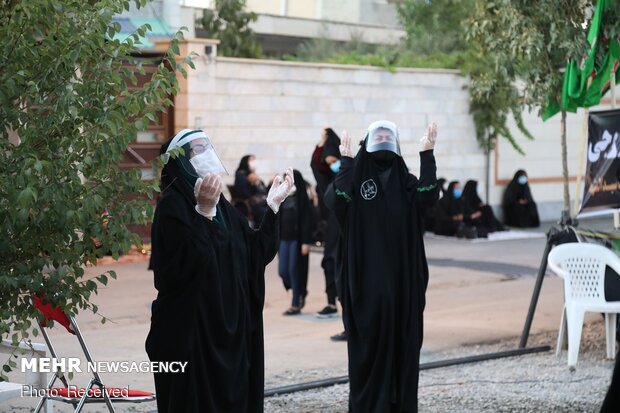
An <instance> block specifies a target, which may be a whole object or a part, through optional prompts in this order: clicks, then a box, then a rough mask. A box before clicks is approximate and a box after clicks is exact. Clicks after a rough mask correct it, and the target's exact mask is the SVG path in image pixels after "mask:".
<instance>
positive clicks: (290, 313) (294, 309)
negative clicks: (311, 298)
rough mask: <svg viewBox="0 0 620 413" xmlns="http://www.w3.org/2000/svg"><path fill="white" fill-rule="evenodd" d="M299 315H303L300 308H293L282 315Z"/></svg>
mask: <svg viewBox="0 0 620 413" xmlns="http://www.w3.org/2000/svg"><path fill="white" fill-rule="evenodd" d="M297 314H301V308H299V307H291V308H289V309H288V310H286V311H285V312H283V313H282V315H297Z"/></svg>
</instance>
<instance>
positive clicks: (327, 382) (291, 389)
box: [265, 346, 551, 397]
mask: <svg viewBox="0 0 620 413" xmlns="http://www.w3.org/2000/svg"><path fill="white" fill-rule="evenodd" d="M550 349H551V347H549V346H541V347H532V348H524V349H514V350H507V351H499V352H497V353H487V354H479V355H476V356H468V357H460V358H456V359H448V360H439V361H433V362H431V363H422V364H420V370H430V369H437V368H441V367H449V366H456V365H459V364H467V363H477V362H479V361H486V360H494V359H499V358H505V357H514V356H522V355H525V354H532V353H541V352H544V351H549V350H550ZM348 382H349V376H340V377H333V378H329V379H324V380H317V381H310V382H307V383H299V384H292V385H290V386H282V387H275V388H273V389H267V390H265V397H272V396H276V395H281V394H289V393H296V392H299V391H305V390H312V389H318V388H322V387H329V386H334V385H336V384H346V383H348Z"/></svg>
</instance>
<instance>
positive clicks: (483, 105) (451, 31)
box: [398, 0, 531, 152]
mask: <svg viewBox="0 0 620 413" xmlns="http://www.w3.org/2000/svg"><path fill="white" fill-rule="evenodd" d="M475 4H476V0H405V1H404V2H403V3H402V4H401V5H400V6H399V7H398V14H399V17H400V21H401V23H402V25H403V27H404V29H405V32H406V34H407V36H406V40H405V43H406V47H407V48H408V49H409V50H410V52H411V53H413V54H415V55H416V59H415V60H414V62H413V63H416V62H420V61H423V60H422V59H421V56H425V57H426V59H425V60H427V61H429V62H436V63H444V64H443V66H444V67H453V68H458V69H460V70H461V72H462V73H463V74H464V75H466V76H469V77H470V78H471V81H472V82H474V83H475V87H473V88H471V89H470V112H471V114H472V117H473V120H474V123H475V125H476V137H477V139H478V142H479V144H480V146H481V147H482V148H483V149H485V150H486V151H488V150H491V149H492V148H493V147H494V146H495V142H496V140H497V138H498V137H500V136H501V137H504V138H506V139H508V141H510V143H511V144H512V145H513V146H514V147H515V148H516V149H517V150H518V151H519V152H523V151H522V150H521V148H520V147H519V145H518V143H517V141H516V140H515V138H514V136H513V135H512V134H511V132H510V129H509V128H508V126H507V121H508V119H509V117H510V116H512V117H513V118H514V119H516V121H517V126H518V127H519V128H520V129H521V131H522V132H523V133H524V134H525V136H526V137H529V138H531V135H530V133H529V131H528V130H527V129H526V128H525V126H524V125H523V121H522V117H521V102H520V98H519V93H518V91H517V89H516V88H515V87H514V85H513V84H512V83H511V81H510V79H508V78H507V77H506V76H498V75H497V74H496V73H495V72H494V70H492V68H490V67H489V65H488V62H487V60H486V59H485V56H484V55H483V51H482V50H480V48H479V47H478V46H477V45H476V44H475V43H474V42H472V41H471V40H469V39H468V36H467V34H468V30H469V22H470V21H471V20H472V19H473V18H474V16H475V7H474V6H475ZM401 60H405V59H401ZM425 66H427V67H433V66H435V67H436V66H437V65H436V64H434V65H433V64H426V65H425Z"/></svg>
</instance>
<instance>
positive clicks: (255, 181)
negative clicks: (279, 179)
mask: <svg viewBox="0 0 620 413" xmlns="http://www.w3.org/2000/svg"><path fill="white" fill-rule="evenodd" d="M234 192H235V198H238V199H242V200H244V201H248V203H249V204H250V208H251V210H252V211H251V212H252V217H253V221H254V222H255V223H256V224H258V223H260V222H261V221H262V219H263V216H264V215H265V212H267V186H265V183H264V182H263V181H262V180H261V179H260V177H259V176H258V175H257V174H256V157H255V156H254V155H245V156H244V157H243V158H241V161H240V162H239V166H238V167H237V171H236V172H235V186H234Z"/></svg>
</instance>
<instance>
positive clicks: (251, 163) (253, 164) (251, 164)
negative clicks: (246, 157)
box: [248, 161, 256, 172]
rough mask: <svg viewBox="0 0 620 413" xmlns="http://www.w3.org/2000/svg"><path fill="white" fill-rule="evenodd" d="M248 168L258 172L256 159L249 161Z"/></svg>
mask: <svg viewBox="0 0 620 413" xmlns="http://www.w3.org/2000/svg"><path fill="white" fill-rule="evenodd" d="M248 169H249V170H250V172H256V161H249V162H248Z"/></svg>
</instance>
